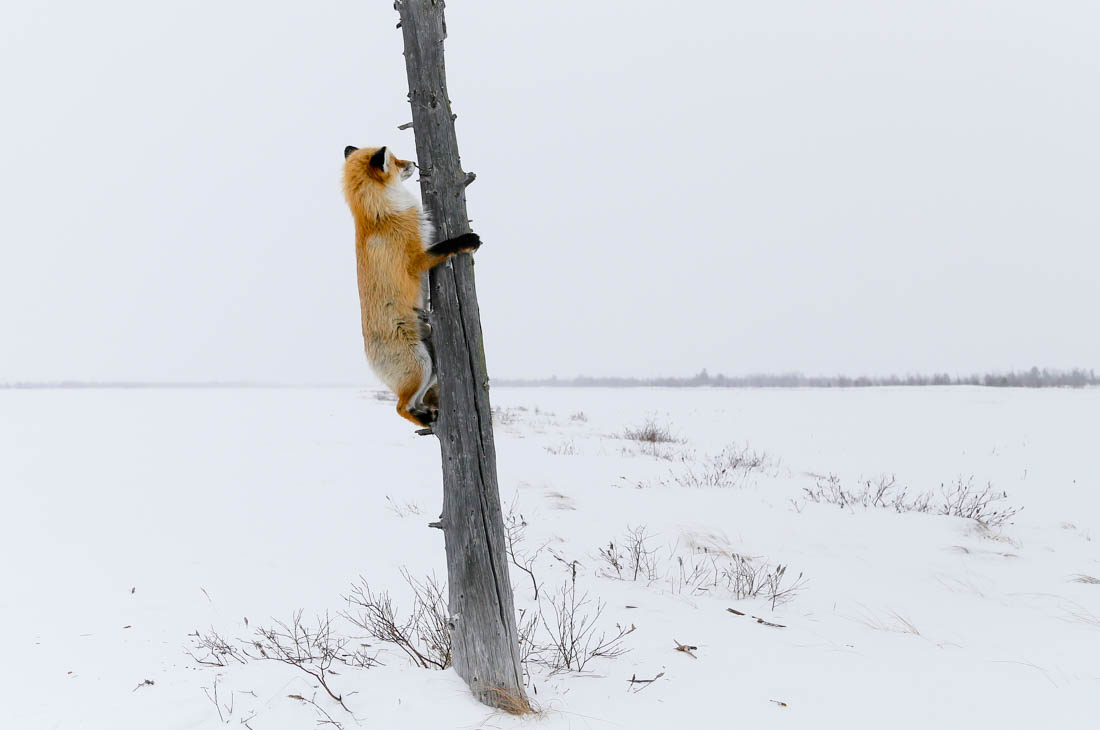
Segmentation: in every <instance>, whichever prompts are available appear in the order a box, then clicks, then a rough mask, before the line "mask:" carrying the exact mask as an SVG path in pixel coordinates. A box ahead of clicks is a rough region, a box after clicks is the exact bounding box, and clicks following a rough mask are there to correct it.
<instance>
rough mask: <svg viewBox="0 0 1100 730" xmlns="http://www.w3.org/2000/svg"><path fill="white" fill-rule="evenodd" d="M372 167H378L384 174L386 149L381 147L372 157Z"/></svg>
mask: <svg viewBox="0 0 1100 730" xmlns="http://www.w3.org/2000/svg"><path fill="white" fill-rule="evenodd" d="M370 166H371V167H377V168H378V169H379V170H381V171H382V172H385V171H386V148H385V147H379V148H378V151H377V152H375V153H374V154H373V155H371V156H370Z"/></svg>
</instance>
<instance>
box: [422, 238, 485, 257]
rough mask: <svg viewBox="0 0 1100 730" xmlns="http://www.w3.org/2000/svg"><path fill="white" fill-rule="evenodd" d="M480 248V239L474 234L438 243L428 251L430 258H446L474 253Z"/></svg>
mask: <svg viewBox="0 0 1100 730" xmlns="http://www.w3.org/2000/svg"><path fill="white" fill-rule="evenodd" d="M480 247H481V239H480V238H479V237H478V235H477V234H476V233H463V234H462V235H461V236H456V237H455V238H448V239H447V240H446V241H440V242H439V243H437V244H435V245H434V246H432V247H431V248H429V249H428V253H430V254H431V255H432V256H448V255H450V254H454V253H463V252H466V251H476V250H478V248H480Z"/></svg>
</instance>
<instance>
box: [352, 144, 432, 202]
mask: <svg viewBox="0 0 1100 730" xmlns="http://www.w3.org/2000/svg"><path fill="white" fill-rule="evenodd" d="M415 171H416V163H415V162H412V161H411V160H402V159H400V158H399V157H397V156H396V155H394V154H393V152H391V151H390V150H389V148H388V147H366V148H363V149H359V148H358V147H352V146H350V145H349V146H348V147H345V148H344V196H345V197H346V198H347V200H348V205H350V206H351V208H352V211H354V212H359V213H362V214H364V215H366V216H368V217H380V216H384V215H386V214H387V213H396V212H400V211H402V210H405V209H407V208H408V207H409V204H410V201H412V198H411V196H409V194H408V192H407V191H406V189H405V186H404V185H402V184H401V183H402V182H403V181H405V180H408V179H409V178H410V177H412V174H413V173H414V172H415Z"/></svg>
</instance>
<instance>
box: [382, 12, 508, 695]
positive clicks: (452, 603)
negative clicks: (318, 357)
mask: <svg viewBox="0 0 1100 730" xmlns="http://www.w3.org/2000/svg"><path fill="white" fill-rule="evenodd" d="M394 7H395V8H396V9H397V11H398V13H399V14H400V16H401V30H402V33H403V36H404V41H405V68H406V70H407V72H408V77H409V103H410V104H411V105H412V117H413V131H414V133H415V135H416V158H417V164H418V165H419V166H420V191H421V193H422V195H423V199H424V206H425V208H426V209H427V211H428V213H429V214H430V215H431V217H432V220H433V221H434V223H435V227H436V231H437V235H436V239H437V240H445V239H448V238H453V237H455V236H458V235H461V234H462V233H465V232H467V231H469V230H470V228H469V220H468V219H467V217H466V185H468V184H469V182H468V180H467V175H466V173H464V172H463V171H462V167H461V164H460V161H459V157H458V141H457V140H456V138H455V129H454V118H453V116H452V114H451V102H450V99H449V98H448V96H447V79H446V71H445V67H444V64H443V39H444V38H445V37H446V35H447V31H446V21H445V20H444V18H443V0H397V2H396V3H395V4H394ZM495 245H498V243H497V242H493V241H487V242H486V247H485V251H486V254H485V255H488V256H492V251H493V247H494V246H495ZM429 279H430V291H431V323H432V339H433V341H434V344H435V354H436V363H437V367H438V370H439V396H440V410H439V422H438V423H436V424H435V432H436V435H437V436H438V437H439V443H440V450H441V451H442V457H443V518H442V523H443V525H442V526H443V534H444V541H445V543H446V549H447V587H448V598H449V609H450V614H451V622H452V626H451V636H452V637H453V641H454V651H453V661H454V667H455V670H456V671H457V672H458V674H459V676H461V677H462V678H463V679H465V680H466V683H467V684H468V685H469V686H470V689H471V690H472V691H473V693H474V694H475V695H476V696H477V697H478V699H480V700H481V701H482V702H484V703H485V704H488V705H492V706H494V707H502V708H504V709H507V710H510V711H513V712H515V711H522V710H523V709H525V708H526V707H527V700H526V696H525V694H524V691H523V680H522V677H523V673H522V668H521V666H520V661H519V642H518V639H517V635H516V618H515V608H514V607H513V604H512V582H511V579H510V578H509V575H508V561H507V559H506V557H505V544H504V539H505V538H504V523H503V520H502V517H501V510H500V496H499V494H498V491H497V468H496V447H495V446H494V444H493V428H492V422H491V420H490V419H491V414H490V407H489V377H488V374H487V372H486V369H485V350H484V346H483V344H482V339H481V317H480V314H479V312H478V305H477V292H476V291H475V289H474V266H473V258H472V257H471V256H468V255H460V256H456V257H455V258H453V259H451V261H450V262H449V263H447V264H444V265H442V266H439V267H437V268H435V269H433V270H432V272H431V274H430V276H429Z"/></svg>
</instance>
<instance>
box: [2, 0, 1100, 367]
mask: <svg viewBox="0 0 1100 730" xmlns="http://www.w3.org/2000/svg"><path fill="white" fill-rule="evenodd" d="M447 20H448V30H449V32H450V38H449V40H448V45H447V62H448V69H447V71H448V78H449V83H450V91H451V97H452V100H453V103H454V109H455V112H456V113H457V114H458V115H459V119H458V135H459V144H460V146H461V148H462V152H463V163H464V166H465V168H466V169H467V170H473V171H475V172H476V173H477V174H478V179H477V182H476V183H475V184H474V185H473V186H471V187H470V188H469V191H468V192H469V208H470V215H471V217H472V219H473V226H474V229H475V230H477V231H478V232H480V234H481V235H482V238H483V239H484V241H485V246H484V247H483V248H482V249H481V251H480V252H479V253H478V254H477V261H478V264H477V276H478V289H479V294H480V300H481V312H482V317H483V323H484V328H485V336H486V345H487V353H488V359H489V370H490V373H491V374H492V375H495V376H498V377H502V376H539V375H550V374H559V375H575V374H579V373H583V374H588V375H608V374H625V375H640V376H645V375H660V374H691V373H694V372H696V371H697V370H698V369H700V368H703V367H706V368H708V369H709V370H710V371H711V372H719V371H721V372H726V373H729V374H741V373H747V372H757V371H788V370H801V371H803V372H806V373H814V374H816V373H836V372H844V373H848V374H859V373H870V374H885V373H889V372H902V373H904V372H914V371H941V370H946V371H949V372H963V373H965V372H970V371H973V370H986V369H1000V368H1022V367H1029V366H1031V365H1032V364H1038V365H1040V366H1044V365H1046V366H1054V367H1071V366H1084V367H1100V337H1098V336H1097V329H1098V325H1097V318H1098V317H1097V314H1098V311H1100V284H1098V282H1100V246H1098V243H1100V235H1098V234H1100V207H1098V201H1100V134H1098V131H1097V130H1100V94H1098V93H1097V89H1098V88H1100V6H1098V5H1097V4H1096V3H1095V2H1091V1H1085V0H1082V1H1080V2H1067V1H1060V0H1047V1H1046V2H1035V1H1034V0H1030V1H1026V2H1025V1H1022V0H986V1H982V2H979V1H975V0H949V1H945V0H921V1H920V2H918V1H917V0H911V1H910V2H904V3H900V2H884V1H883V0H792V1H789V2H744V1H741V0H736V1H729V0H723V1H722V2H696V3H690V4H688V5H684V6H679V5H678V4H676V3H671V2H639V0H630V1H629V2H627V1H626V0H623V1H621V2H595V1H594V0H583V1H568V2H567V1H565V0H553V2H549V1H548V2H504V1H503V0H501V1H499V2H488V1H485V0H482V1H479V2H462V1H460V0H452V2H451V3H450V4H449V6H448V16H447ZM396 21H397V16H396V13H395V12H394V11H393V9H392V4H391V3H390V2H389V1H388V0H377V1H375V2H366V1H365V0H355V1H354V2H350V1H349V2H328V3H305V2H301V1H300V0H297V1H295V2H285V1H283V0H265V1H264V2H208V1H204V2H186V3H182V2H147V1H141V2H120V1H117V0H102V1H101V2H95V3H89V2H76V1H74V0H65V1H57V2H48V1H39V2H34V3H5V4H4V6H3V9H2V10H0V48H2V51H0V53H2V57H0V83H2V89H3V92H2V93H3V99H4V105H3V106H4V111H3V114H2V116H0V132H2V135H0V185H2V189H0V200H2V201H3V212H2V216H0V241H2V246H3V257H2V263H0V381H5V380H8V381H10V380H44V379H57V378H76V379H90V380H91V379H177V380H206V379H246V380H256V381H311V382H371V380H372V376H371V375H370V374H369V372H368V370H367V367H366V364H365V360H364V357H363V354H362V343H361V336H360V333H359V324H358V301H357V293H356V285H355V273H354V272H355V267H354V248H353V231H352V223H351V219H350V216H349V214H348V212H347V209H346V207H345V204H344V201H343V198H342V195H341V191H340V186H339V179H340V170H341V164H342V162H343V159H342V150H343V148H344V146H345V145H348V144H354V145H358V146H366V145H379V144H388V145H391V146H393V147H394V149H395V151H397V152H398V153H399V154H404V155H406V156H410V157H411V156H413V154H414V151H413V149H414V148H413V140H412V132H411V131H406V132H399V131H397V129H396V127H397V125H398V124H401V123H403V122H406V121H408V120H409V119H410V114H409V110H408V104H407V101H406V98H405V94H406V83H405V70H404V60H403V58H402V56H401V35H400V31H398V30H395V28H394V26H395V24H396ZM413 187H415V186H413Z"/></svg>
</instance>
